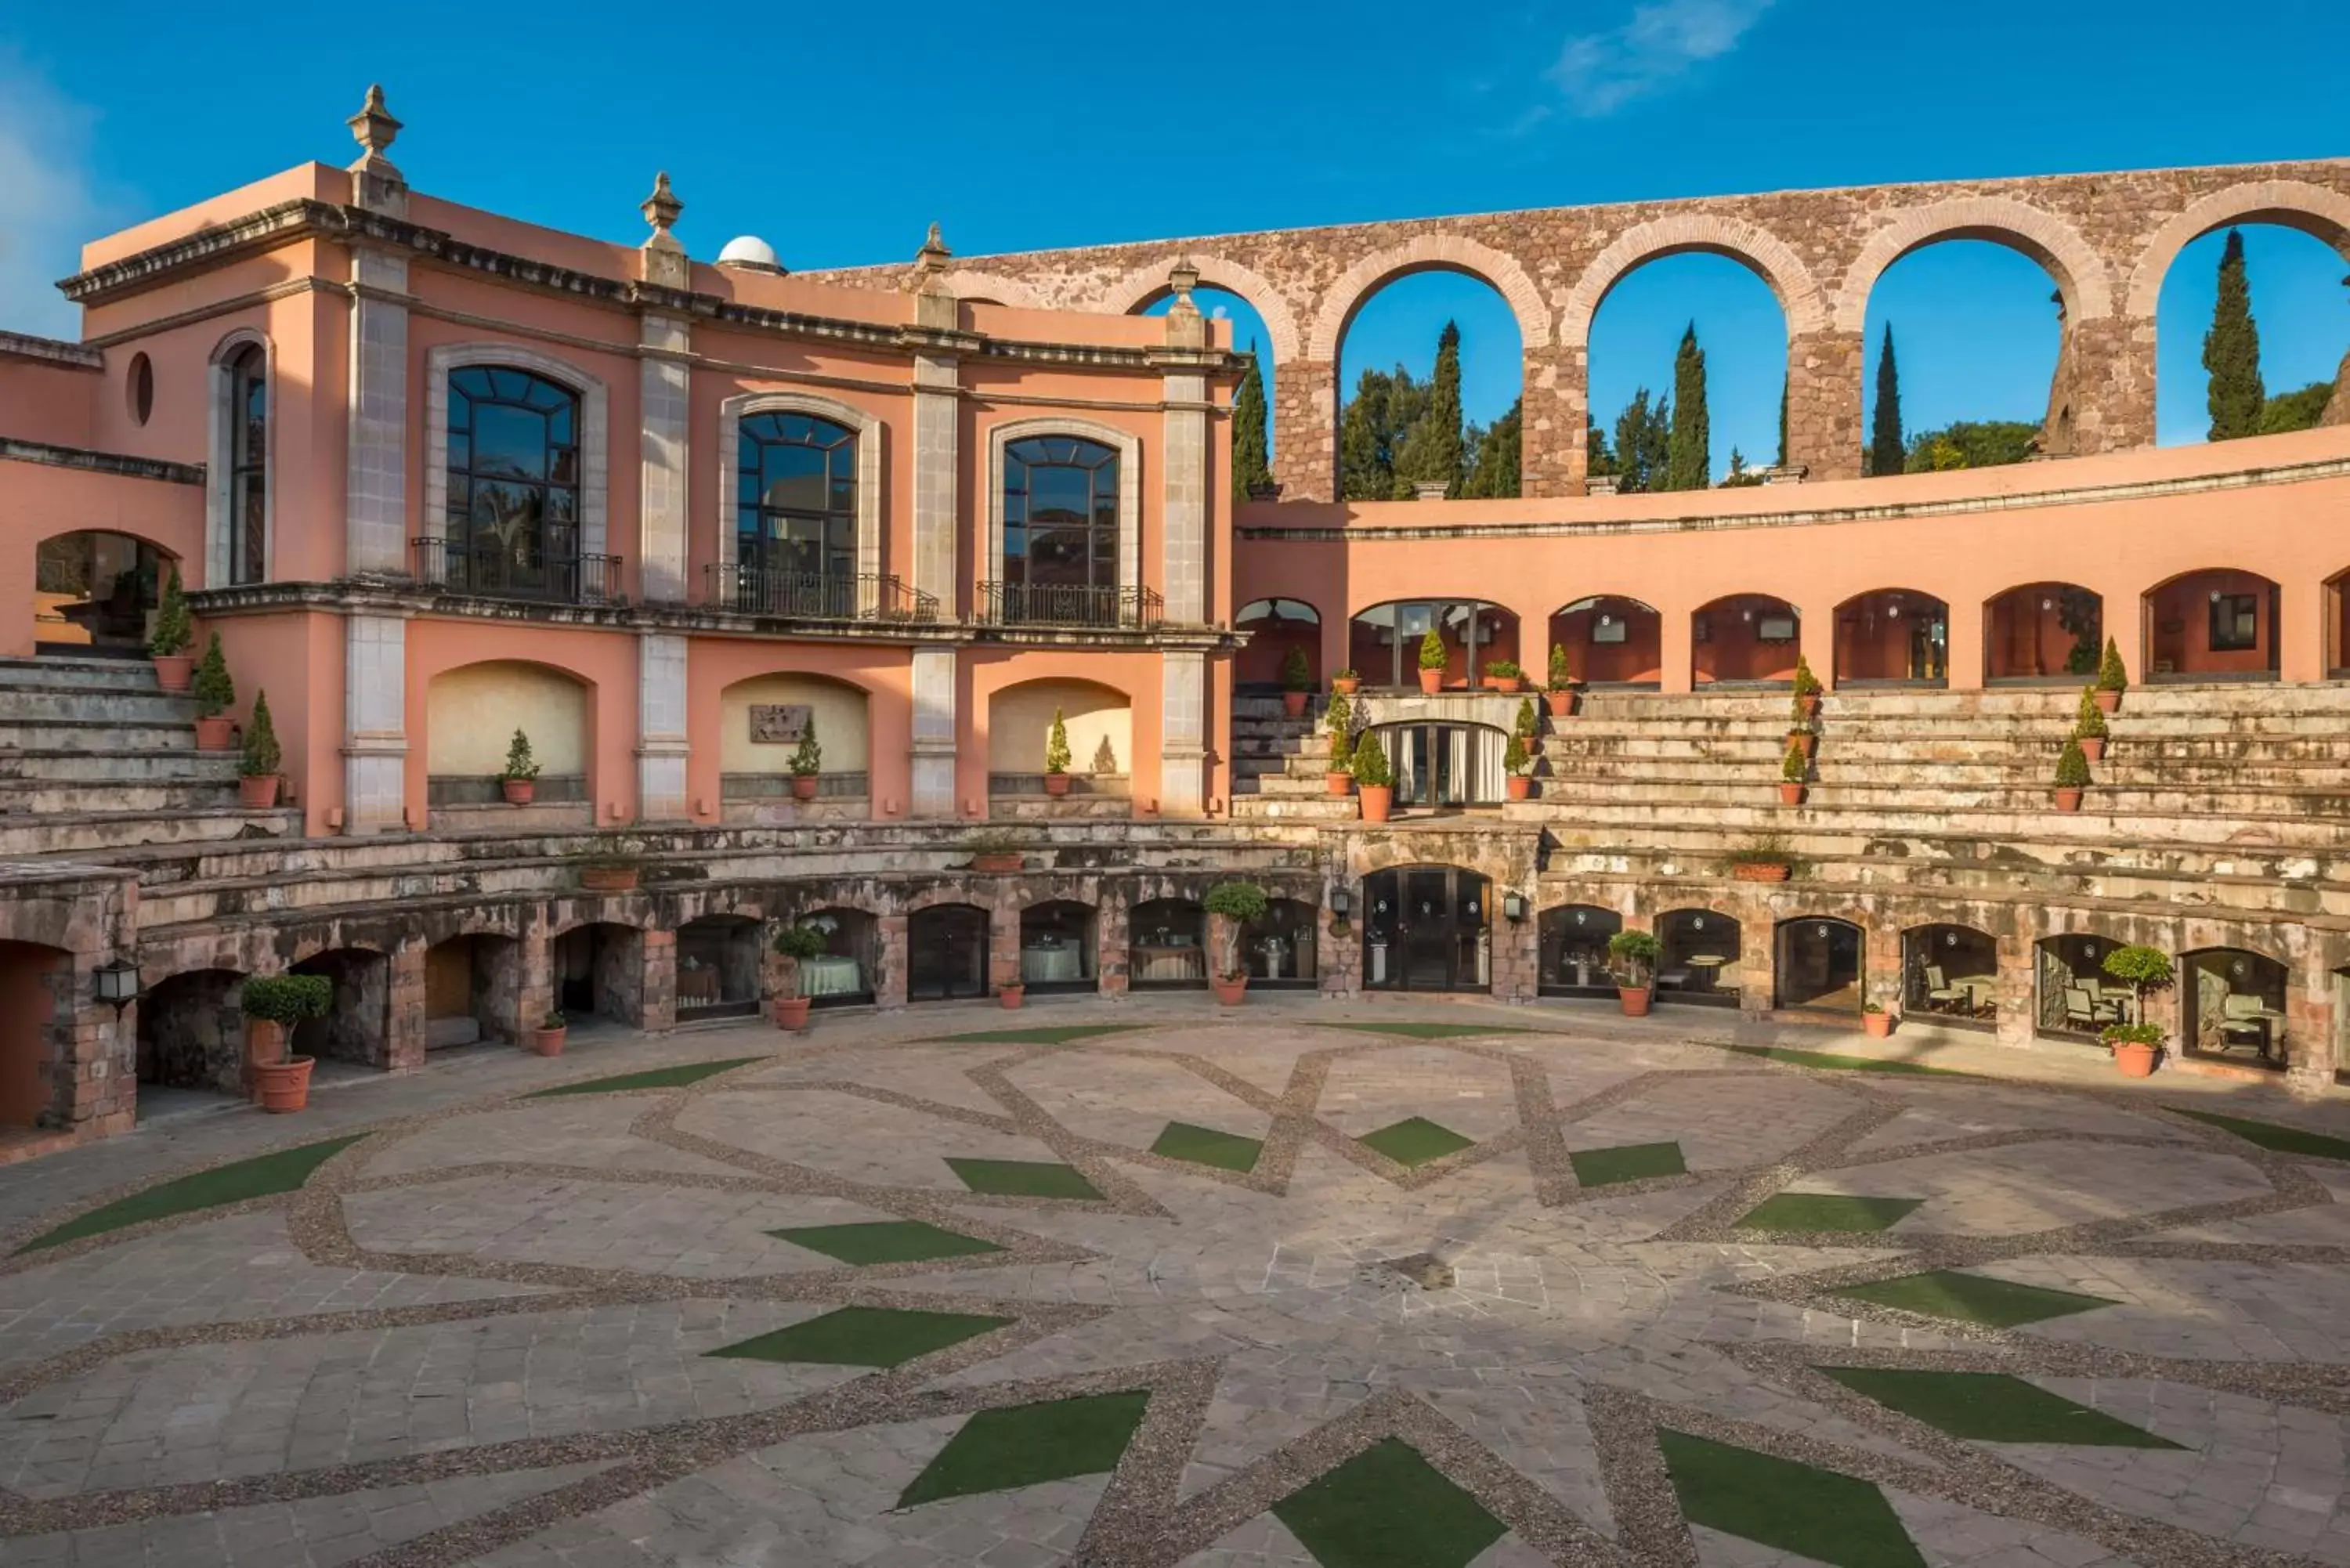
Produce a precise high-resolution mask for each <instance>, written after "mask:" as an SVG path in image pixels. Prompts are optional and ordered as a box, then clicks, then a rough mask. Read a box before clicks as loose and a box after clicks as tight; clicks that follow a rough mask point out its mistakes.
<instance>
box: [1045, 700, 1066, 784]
mask: <svg viewBox="0 0 2350 1568" xmlns="http://www.w3.org/2000/svg"><path fill="white" fill-rule="evenodd" d="M1068 771H1069V722H1068V721H1067V720H1066V719H1065V718H1063V717H1062V716H1061V711H1060V710H1059V709H1058V708H1055V709H1054V710H1053V732H1052V733H1051V734H1050V735H1047V736H1046V737H1045V772H1046V773H1048V774H1065V773H1067V772H1068Z"/></svg>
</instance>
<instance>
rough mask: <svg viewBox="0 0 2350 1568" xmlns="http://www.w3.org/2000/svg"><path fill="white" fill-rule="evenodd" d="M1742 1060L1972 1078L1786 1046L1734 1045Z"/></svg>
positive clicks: (1878, 1058) (1950, 1071)
mask: <svg viewBox="0 0 2350 1568" xmlns="http://www.w3.org/2000/svg"><path fill="white" fill-rule="evenodd" d="M1729 1049H1731V1050H1732V1051H1735V1052H1737V1053H1738V1054H1740V1055H1742V1056H1762V1057H1765V1058H1767V1059H1769V1060H1771V1061H1773V1062H1784V1063H1786V1064H1788V1065H1789V1066H1791V1067H1833V1068H1835V1069H1836V1070H1838V1071H1840V1072H1846V1073H1924V1074H1927V1075H1929V1076H1932V1077H1937V1078H1971V1077H1973V1076H1974V1075H1973V1074H1972V1073H1961V1072H1958V1071H1957V1070H1955V1069H1953V1068H1950V1067H1929V1066H1927V1065H1925V1064H1922V1063H1918V1062H1898V1061H1894V1060H1892V1059H1890V1058H1887V1057H1883V1056H1838V1055H1836V1054H1834V1053H1832V1052H1826V1051H1790V1050H1788V1049H1787V1048H1786V1047H1785V1046H1783V1045H1732V1046H1731V1047H1729Z"/></svg>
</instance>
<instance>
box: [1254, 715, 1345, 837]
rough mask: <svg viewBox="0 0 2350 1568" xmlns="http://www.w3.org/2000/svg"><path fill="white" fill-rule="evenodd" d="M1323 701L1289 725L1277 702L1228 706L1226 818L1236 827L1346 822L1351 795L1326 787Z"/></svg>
mask: <svg viewBox="0 0 2350 1568" xmlns="http://www.w3.org/2000/svg"><path fill="white" fill-rule="evenodd" d="M1324 701H1326V700H1325V699H1323V698H1319V697H1317V698H1315V700H1314V701H1313V702H1312V703H1310V704H1309V705H1308V706H1307V708H1306V711H1305V717H1304V718H1302V719H1292V718H1290V717H1289V716H1288V715H1287V713H1286V712H1285V711H1284V710H1283V707H1282V701H1281V699H1280V698H1278V697H1239V698H1235V699H1233V701H1232V816H1233V818H1234V820H1236V821H1243V822H1245V821H1251V820H1254V821H1259V822H1263V821H1291V822H1351V821H1353V820H1354V818H1355V802H1354V798H1353V797H1352V796H1351V795H1346V796H1340V795H1333V794H1331V793H1330V790H1329V785H1328V784H1327V782H1326V775H1327V774H1328V773H1329V771H1330V770H1329V766H1328V763H1329V758H1330V738H1329V736H1327V735H1326V734H1325V733H1323V732H1322V704H1323V702H1324Z"/></svg>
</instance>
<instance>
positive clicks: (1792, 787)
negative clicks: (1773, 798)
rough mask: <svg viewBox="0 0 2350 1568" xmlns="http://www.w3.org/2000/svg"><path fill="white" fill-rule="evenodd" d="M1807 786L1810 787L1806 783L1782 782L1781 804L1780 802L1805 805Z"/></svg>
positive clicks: (1780, 788) (1782, 803)
mask: <svg viewBox="0 0 2350 1568" xmlns="http://www.w3.org/2000/svg"><path fill="white" fill-rule="evenodd" d="M1807 787H1808V786H1807V785H1804V784H1780V786H1779V804H1780V805H1803V804H1804V790H1805V789H1806V788H1807Z"/></svg>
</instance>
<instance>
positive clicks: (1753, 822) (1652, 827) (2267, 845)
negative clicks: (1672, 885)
mask: <svg viewBox="0 0 2350 1568" xmlns="http://www.w3.org/2000/svg"><path fill="white" fill-rule="evenodd" d="M1766 794H1767V795H1768V796H1769V804H1763V802H1764V797H1765V795H1766ZM1502 815H1503V819H1504V820H1506V821H1510V822H1535V823H1542V824H1544V826H1547V827H1548V828H1549V830H1550V832H1551V833H1552V835H1553V836H1555V837H1556V838H1557V839H1558V840H1559V841H1560V842H1561V843H1563V844H1593V843H1600V844H1617V843H1622V842H1624V841H1626V840H1627V839H1638V840H1642V841H1647V840H1651V839H1656V840H1657V841H1659V842H1663V841H1664V840H1662V839H1661V838H1659V835H1661V834H1664V833H1666V832H1669V831H1670V830H1673V829H1677V828H1689V827H1694V828H1696V829H1697V830H1698V831H1699V832H1700V833H1701V834H1705V835H1711V836H1721V835H1728V836H1731V840H1732V841H1733V842H1734V841H1735V840H1736V838H1737V837H1739V836H1746V835H1752V834H1758V833H1832V834H1841V835H1845V836H1849V837H1851V838H1852V839H1854V840H1855V841H1857V842H1870V841H1877V840H1882V839H1887V838H1894V837H1899V836H1921V837H1928V838H1937V837H1960V838H1971V839H1982V840H1990V841H1994V842H1998V841H2008V840H2033V841H2037V842H2043V843H2058V842H2067V843H2076V844H2079V845H2080V846H2083V848H2084V849H2095V848H2096V847H2098V846H2099V845H2100V844H2101V842H2112V841H2128V842H2132V843H2138V844H2175V845H2201V846H2221V845H2233V844H2242V845H2245V846H2259V847H2260V848H2262V849H2263V850H2271V851H2273V850H2282V849H2298V850H2311V851H2321V852H2323V851H2332V850H2334V849H2335V848H2338V847H2339V846H2341V845H2342V843H2343V841H2344V832H2343V825H2342V823H2341V822H2340V821H2338V820H2332V819H2324V818H2314V817H2299V816H2288V815H2272V816H2260V817H2230V816H2228V815H2221V814H2218V813H2214V812H2210V811H2204V810H2196V811H2194V812H2192V813H2189V814H2185V815H2180V814H2175V813H2174V814H2168V815H2160V814H2153V813H2126V812H2117V811H2116V810H2114V809H2113V808H2112V803H2111V802H2109V801H2106V800H2103V799H2101V798H2099V797H2098V795H2097V794H2096V792H2094V791H2093V792H2092V793H2091V796H2090V798H2089V800H2088V802H2087V803H2086V804H2085V805H2084V807H2083V809H2082V810H2080V811H2078V812H2072V813H2062V812H2058V811H2055V810H2054V809H2053V808H2052V807H2051V806H2050V805H2049V803H2048V802H2047V800H2046V799H2045V797H2044V796H2043V798H2042V799H2041V800H2040V801H2039V802H2038V803H2037V804H2035V805H2032V806H2031V807H2030V808H2029V809H2023V810H2005V811H2002V810H1995V809H1974V810H1954V809H1943V810H1916V809H1901V810H1891V809H1873V808H1863V809H1857V810H1856V809H1854V808H1853V807H1852V806H1850V805H1834V804H1832V803H1830V802H1829V801H1826V800H1825V799H1815V800H1813V801H1811V802H1809V803H1807V804H1806V805H1801V806H1783V805H1778V804H1777V794H1776V791H1775V790H1767V791H1766V790H1764V789H1757V790H1754V791H1752V792H1751V793H1749V794H1742V795H1741V796H1740V797H1739V798H1737V799H1736V800H1731V799H1728V798H1725V797H1722V796H1721V795H1716V796H1715V797H1714V798H1712V799H1711V800H1709V801H1706V802H1705V803H1704V804H1702V805H1694V806H1693V805H1688V804H1683V803H1665V802H1652V801H1645V800H1642V799H1640V798H1639V797H1638V796H1631V795H1625V796H1618V797H1615V798H1610V799H1595V800H1573V801H1560V800H1553V799H1543V798H1539V797H1538V798H1536V799H1534V800H1531V801H1514V802H1512V803H1511V804H1509V805H1505V806H1503V808H1502Z"/></svg>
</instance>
